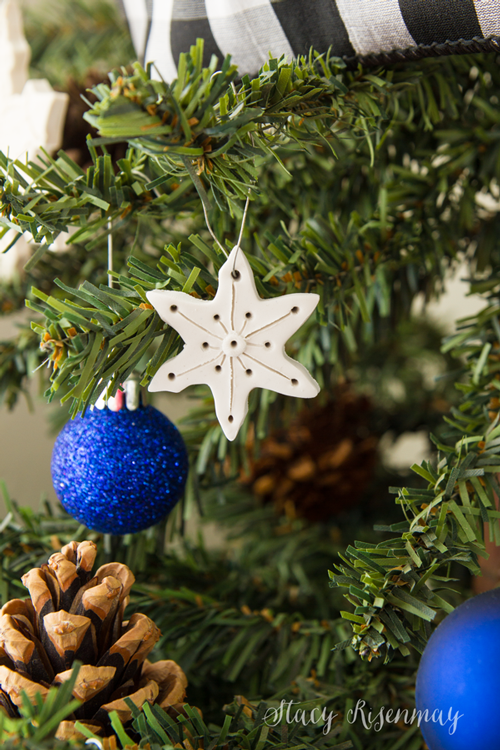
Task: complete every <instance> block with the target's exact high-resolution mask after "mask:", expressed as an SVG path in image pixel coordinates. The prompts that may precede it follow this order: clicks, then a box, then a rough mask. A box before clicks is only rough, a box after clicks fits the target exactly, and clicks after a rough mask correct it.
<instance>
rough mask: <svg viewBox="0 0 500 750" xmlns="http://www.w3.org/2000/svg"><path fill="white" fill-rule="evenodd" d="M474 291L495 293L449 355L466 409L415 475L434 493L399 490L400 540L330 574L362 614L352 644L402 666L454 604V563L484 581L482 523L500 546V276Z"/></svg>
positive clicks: (356, 615)
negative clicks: (461, 364)
mask: <svg viewBox="0 0 500 750" xmlns="http://www.w3.org/2000/svg"><path fill="white" fill-rule="evenodd" d="M473 288H478V289H479V288H482V289H485V288H487V289H490V290H491V291H492V297H493V299H492V301H491V303H490V304H489V305H488V306H487V307H486V308H485V309H484V310H483V311H482V312H480V313H479V314H478V315H477V316H474V317H473V318H471V319H466V320H464V321H461V323H462V325H461V326H460V328H459V331H458V332H457V334H455V335H454V336H452V337H450V338H449V340H448V341H447V342H446V343H445V345H444V349H445V350H451V351H453V354H454V356H456V357H457V358H464V359H465V360H466V371H467V378H466V379H465V380H464V382H461V383H459V384H458V387H459V388H460V390H461V391H462V393H463V401H462V403H461V404H460V405H459V406H458V407H453V408H452V409H451V413H450V416H445V417H444V419H445V421H446V422H447V423H448V425H449V427H450V429H449V430H448V433H447V434H446V435H445V436H444V437H443V438H442V439H441V441H440V440H438V439H436V438H433V440H434V443H435V445H436V448H437V450H438V456H437V460H436V463H433V462H428V461H423V462H422V464H421V465H420V466H419V465H417V464H415V465H414V466H413V467H412V469H413V471H414V472H415V473H416V474H418V475H419V476H420V477H421V478H422V479H423V480H424V482H425V487H423V488H418V489H413V488H404V489H397V488H396V490H395V493H396V495H397V499H396V503H397V504H398V505H400V506H401V511H402V513H403V515H404V517H405V520H402V521H400V522H399V523H396V524H393V525H392V526H390V527H383V526H380V527H378V530H379V531H384V532H388V533H390V534H391V536H390V537H389V538H388V539H387V540H385V541H382V542H380V543H378V544H373V543H370V544H367V543H363V542H356V543H355V545H354V546H353V547H352V546H351V547H348V549H347V550H346V552H345V554H343V555H340V557H341V559H342V562H341V563H339V564H337V565H335V569H336V572H330V578H331V585H332V586H334V587H340V588H343V589H347V592H346V593H345V597H346V599H347V600H348V601H349V602H350V603H351V604H352V605H353V607H354V610H353V611H349V612H345V613H342V614H343V616H344V617H345V618H346V619H347V620H349V621H351V622H352V623H353V631H354V636H353V639H352V646H353V647H354V648H355V649H356V650H357V651H358V652H359V653H360V655H361V656H362V657H367V658H369V659H371V658H372V657H373V656H381V655H383V656H384V657H385V660H386V661H390V660H391V658H393V656H394V654H395V652H396V651H399V652H400V653H401V654H402V655H404V656H405V655H408V654H409V652H410V649H411V648H412V647H413V648H415V649H416V650H417V651H419V652H421V651H423V648H424V647H425V644H426V642H427V639H428V637H429V635H430V632H431V629H430V627H429V624H430V623H432V622H433V621H434V620H435V618H436V615H437V614H438V613H442V612H445V613H448V612H450V611H452V609H453V606H452V603H451V602H450V595H451V593H452V589H453V587H452V586H451V585H450V584H452V583H453V581H454V578H452V577H451V574H450V572H449V571H450V565H451V564H458V565H461V566H465V567H466V568H467V569H468V570H469V571H470V572H471V573H473V574H479V573H480V569H479V566H478V559H477V558H478V556H482V557H487V554H486V553H485V551H484V541H483V524H485V523H488V524H489V533H490V538H491V539H494V540H495V542H496V543H497V544H499V543H500V523H499V519H500V511H499V510H498V509H497V502H496V498H497V497H498V496H499V495H500V487H499V484H498V480H497V475H498V473H499V472H500V411H499V406H500V400H499V399H498V398H497V397H496V395H495V394H497V392H498V390H499V385H498V383H499V376H500V356H499V354H498V350H499V348H500V328H499V325H498V316H499V313H500V307H499V306H498V302H497V299H496V295H497V293H498V275H497V274H496V273H493V274H492V276H491V279H489V280H484V281H481V280H479V281H478V282H477V284H476V285H474V287H473Z"/></svg>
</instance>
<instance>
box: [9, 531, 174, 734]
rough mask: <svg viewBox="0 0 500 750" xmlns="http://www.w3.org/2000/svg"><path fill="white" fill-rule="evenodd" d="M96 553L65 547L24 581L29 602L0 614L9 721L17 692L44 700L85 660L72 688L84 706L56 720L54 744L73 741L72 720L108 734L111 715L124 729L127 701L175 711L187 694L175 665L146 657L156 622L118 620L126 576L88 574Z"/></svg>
mask: <svg viewBox="0 0 500 750" xmlns="http://www.w3.org/2000/svg"><path fill="white" fill-rule="evenodd" d="M96 551H97V550H96V545H95V544H94V542H90V541H85V542H80V543H78V542H70V543H69V544H67V545H66V546H65V547H63V548H62V550H61V552H56V553H55V554H53V555H51V557H50V558H49V560H48V563H47V564H45V565H42V566H41V568H33V569H32V570H30V571H29V572H28V573H26V575H24V576H23V578H22V582H23V584H24V585H25V586H26V588H27V589H28V590H29V593H30V597H31V598H29V599H24V600H22V599H13V600H12V601H9V602H7V603H6V604H5V605H4V606H3V607H2V609H1V610H0V710H3V712H4V713H6V714H7V715H8V716H17V715H18V710H17V709H18V707H19V706H21V705H22V702H21V691H22V690H25V691H26V693H27V695H28V697H29V698H30V699H32V700H33V701H34V698H35V695H36V693H37V692H39V693H41V695H42V696H45V695H46V694H47V693H48V690H49V688H50V687H51V686H52V685H60V684H61V683H63V682H64V681H65V680H67V679H68V678H69V677H70V675H71V671H72V670H71V667H72V664H73V662H74V661H75V660H78V661H81V662H83V665H82V667H81V668H80V671H79V673H78V678H77V681H76V684H75V687H74V689H73V696H74V697H75V698H78V700H80V701H81V702H82V705H81V706H80V707H79V708H77V709H76V711H75V713H74V716H70V717H69V720H67V721H64V722H61V724H60V726H59V730H58V733H57V735H56V736H57V737H58V738H59V739H67V738H69V737H73V736H75V729H74V722H75V720H79V721H81V722H83V723H84V724H86V725H87V726H89V728H90V729H92V731H94V732H95V733H97V734H103V735H106V734H109V733H110V730H109V719H108V713H109V712H110V711H117V713H118V715H119V717H120V719H121V720H122V722H123V723H124V724H126V723H127V722H128V721H130V720H131V718H132V712H131V711H130V709H129V708H128V706H127V705H126V703H125V701H124V698H125V697H129V698H130V699H131V700H132V701H133V702H134V703H135V705H136V706H139V707H140V706H142V704H143V703H145V702H146V701H148V702H149V703H156V704H158V705H160V706H161V707H162V708H165V709H169V710H171V711H172V712H173V713H176V712H178V711H179V710H180V708H181V706H182V701H183V700H184V696H185V694H186V691H185V688H186V685H187V679H186V676H185V674H184V672H183V671H182V669H181V668H180V667H179V665H178V664H176V663H175V662H174V661H170V660H166V661H159V662H156V663H154V664H151V663H150V662H149V661H148V660H147V659H146V657H147V656H148V654H149V653H150V652H151V651H152V649H153V648H154V646H155V644H156V643H157V641H158V639H159V638H160V635H161V633H160V631H159V630H158V628H157V627H156V625H155V624H154V622H153V621H152V620H150V619H149V617H146V615H142V614H133V615H132V617H131V618H130V620H128V621H126V622H124V621H123V614H124V611H125V607H126V606H127V604H128V602H129V592H130V589H131V587H132V584H133V583H134V580H135V579H134V576H133V574H132V572H131V571H130V570H129V568H128V567H127V566H126V565H122V564H121V563H108V564H107V565H102V566H101V567H100V568H99V569H98V570H97V572H96V574H95V575H94V576H92V573H91V571H92V567H93V565H94V561H95V557H96Z"/></svg>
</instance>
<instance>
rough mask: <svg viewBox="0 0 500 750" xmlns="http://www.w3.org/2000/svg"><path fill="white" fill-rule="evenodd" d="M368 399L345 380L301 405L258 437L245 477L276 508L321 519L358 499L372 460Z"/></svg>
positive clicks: (373, 438)
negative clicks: (321, 398) (322, 397)
mask: <svg viewBox="0 0 500 750" xmlns="http://www.w3.org/2000/svg"><path fill="white" fill-rule="evenodd" d="M371 410H372V406H371V403H370V401H369V399H368V398H367V397H366V396H363V395H359V394H357V393H355V391H354V390H353V389H352V388H351V387H350V386H349V384H345V385H342V386H339V387H338V388H337V390H336V392H335V394H334V396H333V399H332V400H331V401H329V402H328V403H326V404H325V405H324V406H321V407H319V408H315V409H310V408H305V409H303V410H302V411H301V413H300V414H299V416H298V418H297V419H296V420H295V421H294V422H293V423H292V424H290V425H289V426H288V427H287V428H286V429H282V430H280V431H278V432H275V433H274V434H273V435H270V436H269V437H268V438H267V439H266V440H264V441H263V442H262V445H261V450H260V456H259V458H258V459H257V460H256V461H255V462H254V463H253V465H252V467H251V472H250V475H249V476H248V477H247V478H246V479H244V481H245V483H246V484H247V485H249V486H250V487H251V488H252V491H253V492H254V494H255V495H257V496H258V497H260V498H262V499H263V500H264V501H266V502H273V503H274V504H275V507H276V510H277V512H278V513H283V512H284V513H285V514H286V515H287V516H289V517H295V516H300V517H302V518H307V519H308V520H309V521H325V520H327V519H328V518H330V517H332V516H334V515H336V514H337V513H338V512H339V511H341V510H344V509H346V508H349V507H352V506H353V505H355V504H356V503H357V502H359V500H360V499H361V497H362V495H363V492H364V491H365V489H366V487H367V485H368V483H369V482H370V480H371V479H372V477H373V472H374V469H375V465H376V462H377V446H378V442H379V437H378V435H376V434H374V432H373V430H372V429H371V426H370V419H369V417H370V412H371Z"/></svg>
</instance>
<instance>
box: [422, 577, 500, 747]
mask: <svg viewBox="0 0 500 750" xmlns="http://www.w3.org/2000/svg"><path fill="white" fill-rule="evenodd" d="M499 641H500V589H493V590H492V591H487V592H486V593H485V594H479V595H478V596H476V597H474V598H472V599H470V600H468V601H466V602H464V603H463V604H461V605H460V606H459V607H457V608H456V609H455V610H454V611H453V612H452V613H451V614H449V615H448V616H447V617H446V618H445V619H444V620H443V622H442V623H441V624H440V625H439V627H438V628H437V629H436V630H435V631H434V633H433V634H432V636H431V638H430V640H429V642H428V644H427V646H426V647H425V650H424V653H423V655H422V659H421V661H420V666H419V669H418V674H417V689H416V704H417V710H418V711H421V712H422V714H421V717H422V718H421V723H420V729H421V732H422V734H423V736H424V740H425V741H426V743H427V745H428V747H429V750H475V748H478V750H479V748H480V750H498V749H499V748H500V711H499V709H498V695H499V693H500V649H499V648H498V643H499Z"/></svg>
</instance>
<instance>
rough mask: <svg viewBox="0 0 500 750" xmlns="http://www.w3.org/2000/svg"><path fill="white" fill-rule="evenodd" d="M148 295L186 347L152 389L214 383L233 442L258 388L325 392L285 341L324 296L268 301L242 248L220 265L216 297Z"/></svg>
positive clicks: (297, 393)
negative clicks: (249, 396)
mask: <svg viewBox="0 0 500 750" xmlns="http://www.w3.org/2000/svg"><path fill="white" fill-rule="evenodd" d="M147 297H148V299H149V301H150V303H151V304H152V305H153V307H154V308H155V309H156V310H157V312H158V314H159V315H160V317H161V318H162V319H163V320H164V321H165V322H166V323H168V324H169V325H170V326H171V327H172V328H174V329H175V330H176V331H177V332H178V333H179V334H180V336H181V337H182V339H183V340H184V344H185V345H184V349H183V350H182V352H181V353H180V354H178V355H177V356H176V357H173V358H172V359H170V360H169V361H168V362H165V364H163V365H162V366H161V367H160V369H159V370H158V372H157V373H156V375H155V376H154V378H153V380H152V381H151V383H150V385H149V390H150V391H170V392H172V393H179V392H180V391H183V390H184V388H187V387H188V386H189V385H199V384H202V383H205V384H207V385H208V386H209V387H210V389H211V391H212V393H213V397H214V401H215V412H216V415H217V419H218V420H219V422H220V425H221V427H222V429H223V431H224V434H225V435H226V437H227V438H228V439H229V440H234V439H235V437H236V435H237V434H238V431H239V429H240V427H241V425H242V423H243V420H244V419H245V416H246V414H247V411H248V395H249V393H250V391H251V390H253V388H268V389H269V390H271V391H276V392H277V393H282V394H283V395H285V396H296V397H298V398H313V397H314V396H316V395H317V394H318V393H319V390H320V388H319V385H318V384H317V382H316V381H315V380H314V378H312V377H311V375H310V374H309V372H308V371H307V370H306V368H305V367H304V366H303V365H301V364H299V363H298V362H295V361H294V360H293V359H291V358H290V357H289V356H288V355H287V354H286V353H285V344H286V342H287V341H288V339H289V338H290V336H291V335H292V334H293V333H295V331H296V330H297V329H298V328H300V326H301V325H302V324H303V323H304V322H305V321H306V320H307V319H308V318H309V316H310V315H311V314H312V312H313V311H314V309H315V307H316V305H317V304H318V302H319V296H318V295H317V294H304V293H297V294H286V295H284V296H282V297H274V298H273V299H267V300H264V299H262V298H261V297H259V294H258V292H257V288H256V286H255V280H254V277H253V273H252V269H251V267H250V264H249V262H248V260H247V259H246V257H245V255H244V254H243V252H242V251H241V250H240V248H239V247H238V246H236V247H235V248H233V250H232V251H231V254H230V255H229V257H228V259H227V261H226V262H225V263H224V265H223V266H222V268H221V269H220V272H219V288H218V290H217V294H216V295H215V297H214V299H213V300H209V301H207V300H199V299H195V298H194V297H191V296H190V295H189V294H185V293H184V292H169V291H166V290H155V291H152V292H148V293H147Z"/></svg>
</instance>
